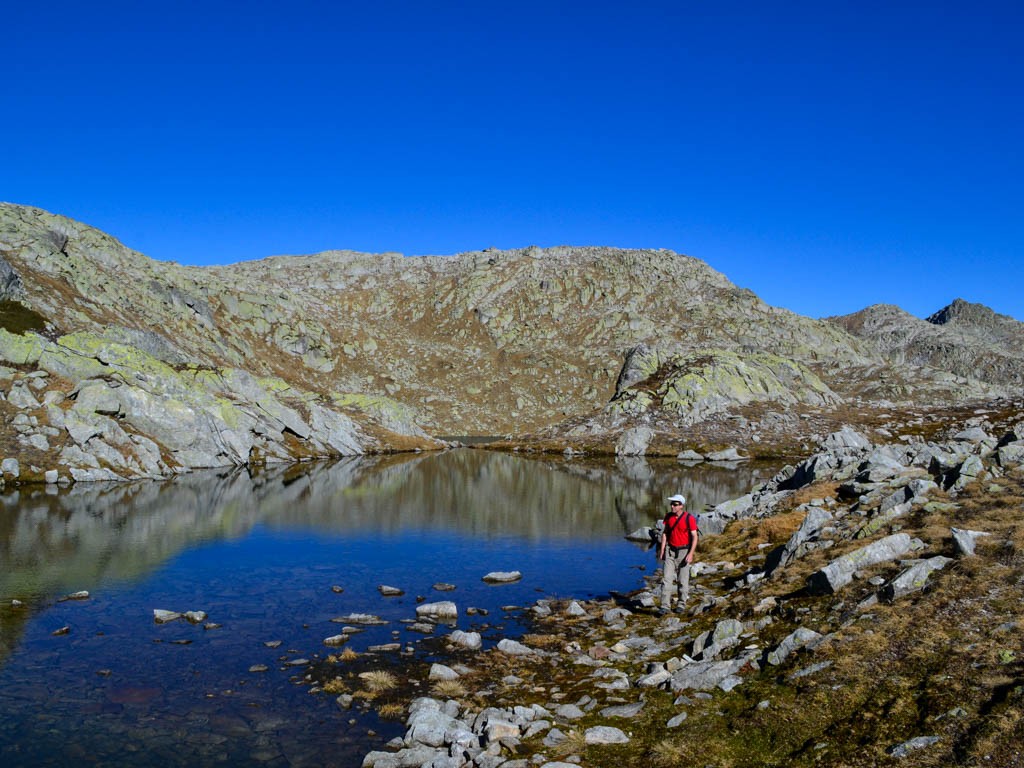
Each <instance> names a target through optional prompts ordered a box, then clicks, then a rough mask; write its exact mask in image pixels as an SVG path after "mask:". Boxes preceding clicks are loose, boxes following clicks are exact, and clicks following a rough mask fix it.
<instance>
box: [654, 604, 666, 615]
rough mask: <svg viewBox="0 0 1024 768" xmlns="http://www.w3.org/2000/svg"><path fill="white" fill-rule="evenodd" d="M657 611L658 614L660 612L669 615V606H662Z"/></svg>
mask: <svg viewBox="0 0 1024 768" xmlns="http://www.w3.org/2000/svg"><path fill="white" fill-rule="evenodd" d="M656 613H657V614H658V615H659V616H668V608H665V607H664V606H662V607H661V608H659V609H658V610H657V611H656Z"/></svg>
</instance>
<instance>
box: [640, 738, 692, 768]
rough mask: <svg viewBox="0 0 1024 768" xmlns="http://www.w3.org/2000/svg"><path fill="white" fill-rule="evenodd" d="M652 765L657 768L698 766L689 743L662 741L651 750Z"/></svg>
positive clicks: (670, 740)
mask: <svg viewBox="0 0 1024 768" xmlns="http://www.w3.org/2000/svg"><path fill="white" fill-rule="evenodd" d="M651 764H652V765H654V766H655V767H656V768H679V766H684V765H696V764H697V761H696V759H695V757H694V755H693V754H692V751H691V745H690V743H689V742H687V741H675V740H673V739H662V740H661V741H659V742H658V743H657V744H655V745H654V746H653V747H652V748H651Z"/></svg>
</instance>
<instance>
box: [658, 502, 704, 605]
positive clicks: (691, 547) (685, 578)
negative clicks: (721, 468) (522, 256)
mask: <svg viewBox="0 0 1024 768" xmlns="http://www.w3.org/2000/svg"><path fill="white" fill-rule="evenodd" d="M668 502H669V512H668V514H667V515H665V520H664V522H663V527H662V532H661V538H660V539H659V540H658V559H659V560H663V561H664V567H663V569H662V570H663V572H662V578H661V609H660V610H659V611H658V613H659V614H661V615H665V614H666V613H668V612H669V611H670V610H672V594H673V593H674V592H675V591H676V590H675V587H676V579H677V578H678V580H679V599H678V602H677V607H676V610H677V611H679V612H680V613H681V612H682V610H683V607H684V606H685V605H686V600H687V598H688V597H689V596H690V565H691V564H692V563H693V555H694V553H695V552H696V551H697V539H699V538H700V531H698V530H697V518H696V517H694V516H693V515H691V514H690V513H689V512H687V511H686V509H685V507H684V506H683V505H684V504H686V497H685V496H683V495H682V494H681V493H677V494H676V495H675V496H670V497H669V499H668Z"/></svg>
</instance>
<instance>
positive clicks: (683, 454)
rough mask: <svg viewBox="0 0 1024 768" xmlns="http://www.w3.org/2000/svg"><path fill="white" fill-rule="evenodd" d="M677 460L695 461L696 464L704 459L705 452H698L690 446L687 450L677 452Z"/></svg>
mask: <svg viewBox="0 0 1024 768" xmlns="http://www.w3.org/2000/svg"><path fill="white" fill-rule="evenodd" d="M676 460H677V461H686V462H691V461H692V462H693V463H695V464H696V463H699V462H702V461H704V456H703V454H700V453H697V452H696V451H694V450H692V449H689V448H688V449H686V450H685V451H680V452H679V453H678V454H676Z"/></svg>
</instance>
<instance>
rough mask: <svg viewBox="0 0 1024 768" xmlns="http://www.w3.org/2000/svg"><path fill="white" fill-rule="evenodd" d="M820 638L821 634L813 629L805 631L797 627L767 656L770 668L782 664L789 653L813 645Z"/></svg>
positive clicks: (803, 628)
mask: <svg viewBox="0 0 1024 768" xmlns="http://www.w3.org/2000/svg"><path fill="white" fill-rule="evenodd" d="M821 638H822V635H821V633H819V632H815V631H814V630H813V629H807V628H806V627H798V628H797V629H796V630H795V631H794V632H792V633H791V634H789V635H788V636H787V637H786V638H785V639H784V640H783V641H782V642H781V643H779V645H778V647H777V648H776V649H775V650H773V651H771V652H770V653H769V654H768V663H769V664H771V665H772V666H775V667H777V666H779V664H781V663H782V662H784V661H785V660H786V659H787V658H788V657H789V655H790V654H791V653H793V652H794V651H796V650H799V649H800V648H803V647H805V646H807V645H810V644H811V643H814V642H816V641H818V640H820V639H821Z"/></svg>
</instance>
